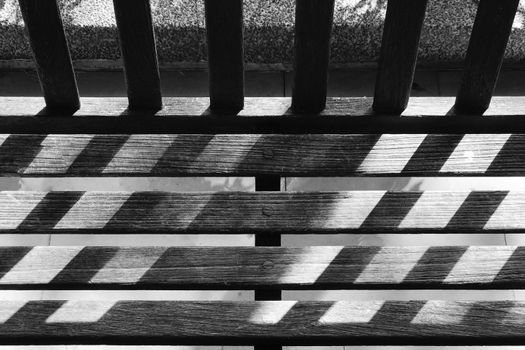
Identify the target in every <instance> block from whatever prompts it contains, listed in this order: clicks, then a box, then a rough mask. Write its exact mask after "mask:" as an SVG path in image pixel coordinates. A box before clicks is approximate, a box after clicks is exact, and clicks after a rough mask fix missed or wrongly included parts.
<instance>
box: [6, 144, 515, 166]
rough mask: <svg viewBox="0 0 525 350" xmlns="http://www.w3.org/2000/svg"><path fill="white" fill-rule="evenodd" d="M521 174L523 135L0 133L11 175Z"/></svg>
mask: <svg viewBox="0 0 525 350" xmlns="http://www.w3.org/2000/svg"><path fill="white" fill-rule="evenodd" d="M261 174H263V175H279V176H400V175H403V176H447V175H448V176H450V175H468V176H473V175H474V176H477V175H488V176H504V175H525V135H524V134H465V135H464V134H449V135H444V134H410V135H407V134H383V135H372V134H360V135H341V134H331V135H330V134H307V135H295V134H283V135H277V134H233V135H228V134H215V135H212V134H176V135H173V134H169V135H158V134H138V135H137V134H134V135H108V134H102V135H101V134H97V135H92V134H90V135H60V134H50V135H32V134H23V135H19V134H11V135H10V134H0V175H3V176H12V175H21V176H65V175H67V176H196V175H200V176H202V175H235V176H256V175H261Z"/></svg>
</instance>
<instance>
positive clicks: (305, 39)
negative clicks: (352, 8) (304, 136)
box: [292, 0, 334, 113]
mask: <svg viewBox="0 0 525 350" xmlns="http://www.w3.org/2000/svg"><path fill="white" fill-rule="evenodd" d="M333 17H334V0H297V1H296V7H295V39H294V40H295V41H294V78H293V79H294V80H293V82H294V85H293V93H292V109H293V110H294V112H296V113H305V112H306V113H315V112H320V111H322V110H323V109H324V108H325V106H326V92H327V83H328V62H329V58H330V34H331V32H332V22H333Z"/></svg>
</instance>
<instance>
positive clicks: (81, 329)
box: [0, 300, 525, 345]
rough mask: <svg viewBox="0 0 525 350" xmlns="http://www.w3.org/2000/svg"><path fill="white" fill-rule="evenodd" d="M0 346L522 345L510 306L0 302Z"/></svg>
mask: <svg viewBox="0 0 525 350" xmlns="http://www.w3.org/2000/svg"><path fill="white" fill-rule="evenodd" d="M0 315H1V316H2V317H1V321H3V322H1V324H0V343H2V344H31V345H32V344H39V343H47V344H61V345H65V344H78V343H91V344H134V345H136V344H169V345H174V344H177V345H179V344H181V345H185V344H192V345H207V344H213V345H253V344H257V345H281V344H282V345H346V344H353V345H435V344H441V345H522V344H523V343H525V335H524V334H525V303H523V302H518V301H436V300H427V301H426V300H418V301H388V300H387V301H382V300H377V301H337V302H330V301H311V302H306V301H299V302H296V301H259V302H234V301H210V302H205V301H203V302H192V301H141V300H137V301H129V300H116V301H111V300H104V301H89V300H69V301H66V300H28V301H25V300H15V301H2V302H1V303H0Z"/></svg>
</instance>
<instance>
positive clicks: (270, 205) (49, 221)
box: [0, 191, 525, 234]
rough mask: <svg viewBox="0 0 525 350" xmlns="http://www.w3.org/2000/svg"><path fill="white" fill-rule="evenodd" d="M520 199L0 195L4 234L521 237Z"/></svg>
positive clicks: (502, 195) (369, 194) (506, 195)
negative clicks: (490, 234)
mask: <svg viewBox="0 0 525 350" xmlns="http://www.w3.org/2000/svg"><path fill="white" fill-rule="evenodd" d="M524 212H525V192H514V191H510V192H508V191H486V192H485V191H477V192H476V191H475V192H432V191H427V192H384V191H354V192H304V193H303V192H297V193H290V192H286V193H274V192H271V193H270V192H264V193H263V192H258V193H255V192H217V193H171V192H20V191H15V192H11V191H5V192H0V230H1V231H2V232H4V233H10V232H13V233H29V232H46V233H47V232H53V233H71V232H79V231H82V232H89V233H148V232H159V233H161V232H166V233H242V234H245V233H248V232H249V233H270V234H274V233H277V232H278V233H343V232H349V233H351V232H363V233H368V232H385V233H388V232H414V233H421V232H423V233H424V232H520V231H523V229H524V228H525V216H524V215H523V213H524Z"/></svg>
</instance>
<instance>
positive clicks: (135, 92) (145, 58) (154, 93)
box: [113, 0, 162, 110]
mask: <svg viewBox="0 0 525 350" xmlns="http://www.w3.org/2000/svg"><path fill="white" fill-rule="evenodd" d="M113 4H114V7H115V18H116V20H117V25H118V32H119V39H120V49H121V52H122V58H123V61H124V71H125V73H126V85H127V88H128V99H129V108H130V109H134V110H136V109H139V110H142V109H146V110H158V109H160V108H162V97H161V91H160V73H159V65H158V62H157V49H156V46H155V33H154V31H153V23H152V19H151V8H150V2H149V0H113Z"/></svg>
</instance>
